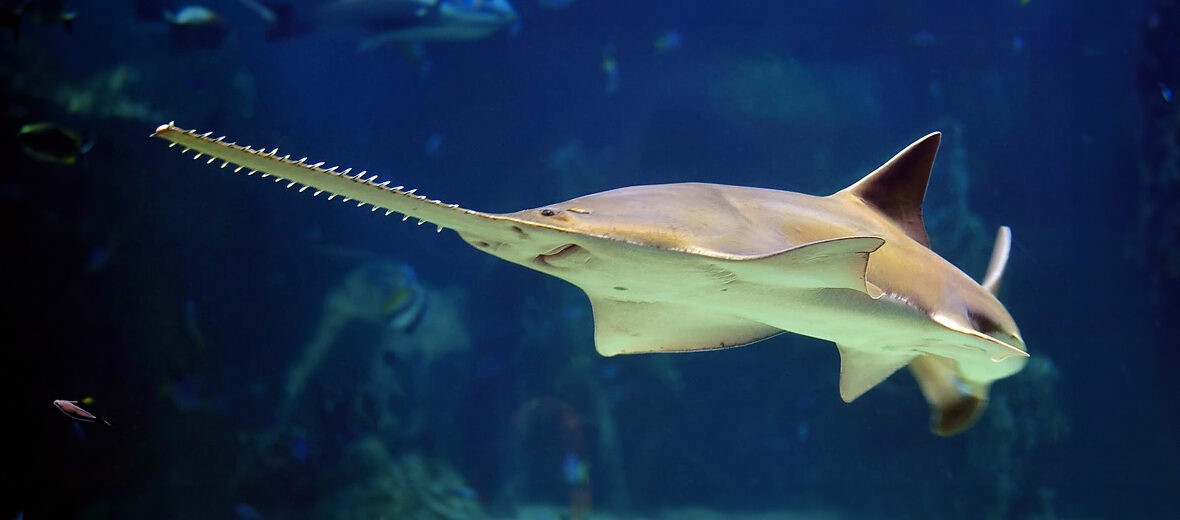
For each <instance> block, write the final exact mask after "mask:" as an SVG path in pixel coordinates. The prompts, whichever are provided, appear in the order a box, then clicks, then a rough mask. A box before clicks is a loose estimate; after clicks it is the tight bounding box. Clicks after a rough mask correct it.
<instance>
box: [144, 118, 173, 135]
mask: <svg viewBox="0 0 1180 520" xmlns="http://www.w3.org/2000/svg"><path fill="white" fill-rule="evenodd" d="M175 126H176V125H175V121H169V122H167V123H164V124H162V125H160V126H157V127H156V131H155V132H152V135H150V136H148V137H159V136H160V134H162V133H164V132H167V131H168V130H170V129H172V128H175Z"/></svg>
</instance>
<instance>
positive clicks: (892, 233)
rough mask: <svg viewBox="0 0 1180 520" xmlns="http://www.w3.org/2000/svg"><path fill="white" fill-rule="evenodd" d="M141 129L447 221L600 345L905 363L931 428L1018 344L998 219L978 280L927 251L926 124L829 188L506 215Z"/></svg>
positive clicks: (675, 187)
mask: <svg viewBox="0 0 1180 520" xmlns="http://www.w3.org/2000/svg"><path fill="white" fill-rule="evenodd" d="M153 136H154V137H159V138H162V139H165V140H167V141H170V142H171V143H172V144H171V146H180V147H182V149H183V151H184V152H189V153H191V154H192V155H193V157H194V158H195V159H206V160H207V161H208V162H209V163H219V165H220V166H221V167H222V168H232V170H233V171H235V172H238V171H244V172H246V173H247V174H256V173H257V174H261V176H263V177H272V178H274V180H275V181H276V182H279V183H282V184H283V185H285V186H286V187H288V188H294V187H297V186H298V189H299V191H300V192H304V191H310V192H311V194H312V195H325V196H326V197H327V198H329V199H336V198H340V199H342V200H344V201H346V202H354V203H356V204H357V205H358V206H368V207H369V208H370V210H371V211H375V212H376V211H381V212H383V213H384V214H386V215H390V214H394V213H397V214H400V215H401V216H402V220H408V219H411V218H412V219H417V222H418V224H424V223H430V224H432V225H434V226H437V228H438V230H439V231H442V230H443V229H452V230H454V231H455V232H457V233H458V234H459V236H460V237H461V238H462V239H463V240H464V241H466V242H467V243H468V244H471V245H472V246H474V247H475V248H477V249H479V250H481V251H484V252H486V253H488V254H491V255H494V256H497V257H499V258H502V259H504V260H507V261H509V262H513V263H516V264H520V265H523V266H525V267H528V268H530V269H535V270H537V271H540V272H543V273H546V274H549V275H552V276H555V277H557V278H561V279H563V280H566V281H568V282H570V283H572V284H574V285H576V286H578V287H579V288H581V289H582V290H583V291H585V292H586V295H587V296H588V297H589V298H590V303H591V305H592V306H593V309H594V343H595V346H596V348H597V350H598V352H599V353H600V354H602V355H605V356H614V355H617V354H638V353H653V352H688V351H696V350H711V349H719V348H729V347H736V346H741V345H747V344H750V343H753V342H755V341H758V340H761V339H765V338H768V337H770V336H774V335H776V334H780V333H783V332H793V333H797V334H803V335H806V336H812V337H815V338H821V339H826V340H830V341H832V342H834V343H836V345H837V347H838V348H839V351H840V360H841V362H840V395H841V397H842V398H843V399H844V400H845V401H852V400H853V399H855V398H856V397H858V396H860V395H861V394H862V393H864V392H865V391H867V390H869V389H870V388H872V387H873V386H875V385H877V384H878V383H880V382H881V381H882V380H884V379H885V378H886V377H889V376H890V375H891V374H892V373H893V372H895V371H897V370H898V369H900V368H901V367H904V366H907V365H908V366H909V367H910V370H911V373H913V374H914V376H915V377H916V378H917V380H918V383H919V387H920V388H921V390H922V393H923V394H924V396H925V397H926V400H927V402H928V403H929V404H930V407H931V410H932V429H933V430H934V431H935V432H936V433H939V434H943V435H946V434H952V433H957V432H959V431H962V430H963V429H965V428H967V427H969V426H970V425H971V424H972V423H973V422H974V421H975V420H976V419H977V418H978V416H979V414H980V412H981V411H982V410H983V408H984V405H985V404H986V402H987V394H988V387H989V385H990V384H991V383H992V382H993V381H995V380H998V379H1001V378H1004V377H1007V376H1010V375H1012V374H1015V373H1016V372H1018V371H1019V370H1020V369H1021V368H1022V367H1023V366H1024V364H1025V361H1026V359H1027V358H1028V354H1027V353H1026V350H1025V346H1024V341H1023V340H1022V339H1021V336H1020V331H1019V330H1018V329H1017V327H1016V324H1015V322H1014V321H1013V319H1012V317H1011V316H1010V315H1009V314H1008V312H1007V310H1006V309H1005V308H1004V306H1003V305H1002V304H1001V303H1000V302H999V301H998V300H997V299H996V297H995V291H996V290H997V289H998V287H999V284H1000V278H1001V275H1002V274H1003V270H1004V265H1005V264H1006V262H1007V259H1008V250H1009V246H1010V242H1011V238H1010V236H1011V235H1010V233H1009V232H1008V230H1007V228H1001V230H1000V232H999V234H998V235H997V239H996V248H995V249H996V250H995V253H994V254H993V255H992V262H991V265H990V266H989V268H988V273H987V275H986V276H985V277H984V283H983V284H980V283H977V282H976V281H974V280H972V279H971V278H970V277H969V276H967V275H966V274H964V273H963V272H962V271H960V270H959V269H957V268H955V266H953V265H951V264H950V263H949V262H947V261H946V260H945V259H943V258H942V257H941V256H939V255H938V254H936V253H934V252H933V251H931V250H930V248H929V240H928V238H927V237H926V230H925V226H924V225H923V223H922V213H921V205H922V200H923V198H924V196H925V192H926V182H927V180H928V179H929V176H930V170H931V167H932V165H933V162H934V156H935V153H936V152H937V150H938V143H939V138H940V136H939V134H937V133H933V134H930V135H927V136H926V137H923V138H921V139H919V140H918V141H916V142H915V143H913V144H911V145H910V146H909V147H907V148H906V149H905V150H902V151H901V152H900V153H898V154H897V155H896V156H894V157H893V158H892V159H890V160H889V161H888V162H886V163H885V164H884V165H883V166H881V167H880V168H878V169H877V170H875V171H873V172H872V173H870V174H869V175H867V176H865V177H864V178H863V179H861V180H860V181H858V182H856V183H855V184H853V185H852V186H849V187H848V188H846V189H843V190H841V191H838V192H836V193H835V194H833V195H829V196H826V197H820V196H812V195H805V194H801V193H794V192H788V191H779V190H772V189H764V188H751V187H743V186H725V185H719V184H704V183H681V184H663V185H651V186H631V187H626V188H619V189H615V190H610V191H605V192H602V193H595V194H592V195H586V196H583V197H578V198H576V199H573V200H569V201H566V202H560V203H557V204H550V205H546V206H542V207H539V208H535V209H528V210H524V211H518V212H516V213H506V214H496V213H484V212H480V211H474V210H470V209H465V208H462V207H459V206H458V205H455V204H447V203H443V202H441V201H439V200H435V199H429V198H427V197H425V196H422V195H418V194H416V193H415V190H413V189H406V188H405V187H402V186H390V185H389V184H390V183H389V181H384V182H378V180H377V177H376V176H368V175H366V174H365V173H364V172H361V173H355V174H354V173H352V171H351V170H350V169H345V170H340V169H339V168H338V167H331V168H324V163H316V164H310V163H308V162H307V160H306V158H304V159H298V160H292V159H291V157H290V156H289V155H279V153H278V150H277V149H274V150H270V151H267V150H266V149H262V148H251V147H248V146H241V145H237V144H234V143H230V142H226V141H225V139H224V138H213V137H212V134H211V133H206V134H198V133H196V132H193V131H190V130H183V129H180V128H178V127H176V126H174V125H173V124H171V123H169V124H166V125H161V126H160V127H159V128H157V129H156V132H155V133H154V134H153Z"/></svg>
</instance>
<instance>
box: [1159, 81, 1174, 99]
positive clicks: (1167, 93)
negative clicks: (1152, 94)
mask: <svg viewBox="0 0 1180 520" xmlns="http://www.w3.org/2000/svg"><path fill="white" fill-rule="evenodd" d="M1160 97H1162V98H1164V101H1166V102H1168V103H1171V102H1172V89H1170V88H1168V86H1167V85H1165V84H1164V83H1163V82H1160Z"/></svg>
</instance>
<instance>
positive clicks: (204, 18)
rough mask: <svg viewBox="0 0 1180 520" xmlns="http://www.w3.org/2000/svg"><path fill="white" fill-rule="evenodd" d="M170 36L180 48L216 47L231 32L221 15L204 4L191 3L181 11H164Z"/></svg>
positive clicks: (173, 42)
mask: <svg viewBox="0 0 1180 520" xmlns="http://www.w3.org/2000/svg"><path fill="white" fill-rule="evenodd" d="M164 20H165V21H167V22H168V24H169V26H170V28H169V38H170V40H171V42H172V45H174V46H176V47H178V48H198V49H216V48H217V47H220V46H221V42H222V41H224V40H225V35H226V34H228V33H229V28H228V27H227V26H226V23H225V20H224V19H222V18H221V15H219V14H217V12H215V11H213V10H212V9H209V8H207V7H204V6H200V5H190V6H185V7H182V8H181V9H180V10H179V11H176V12H175V13H173V12H172V11H164Z"/></svg>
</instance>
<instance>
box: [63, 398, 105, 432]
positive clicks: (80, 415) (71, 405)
mask: <svg viewBox="0 0 1180 520" xmlns="http://www.w3.org/2000/svg"><path fill="white" fill-rule="evenodd" d="M83 401H85V399H83ZM53 406H56V407H57V409H58V410H61V413H64V414H66V416H68V417H69V418H71V419H73V420H75V421H82V422H94V421H99V420H101V421H102V422H103V423H104V424H106V425H107V426H110V425H111V423H109V422H107V420H106V419H100V418H99V417H96V416H95V415H94V414H92V413H90V412H87V411H86V410H83V409H82V407H81V406H78V401H66V400H64V399H58V400H56V401H54V402H53Z"/></svg>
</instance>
